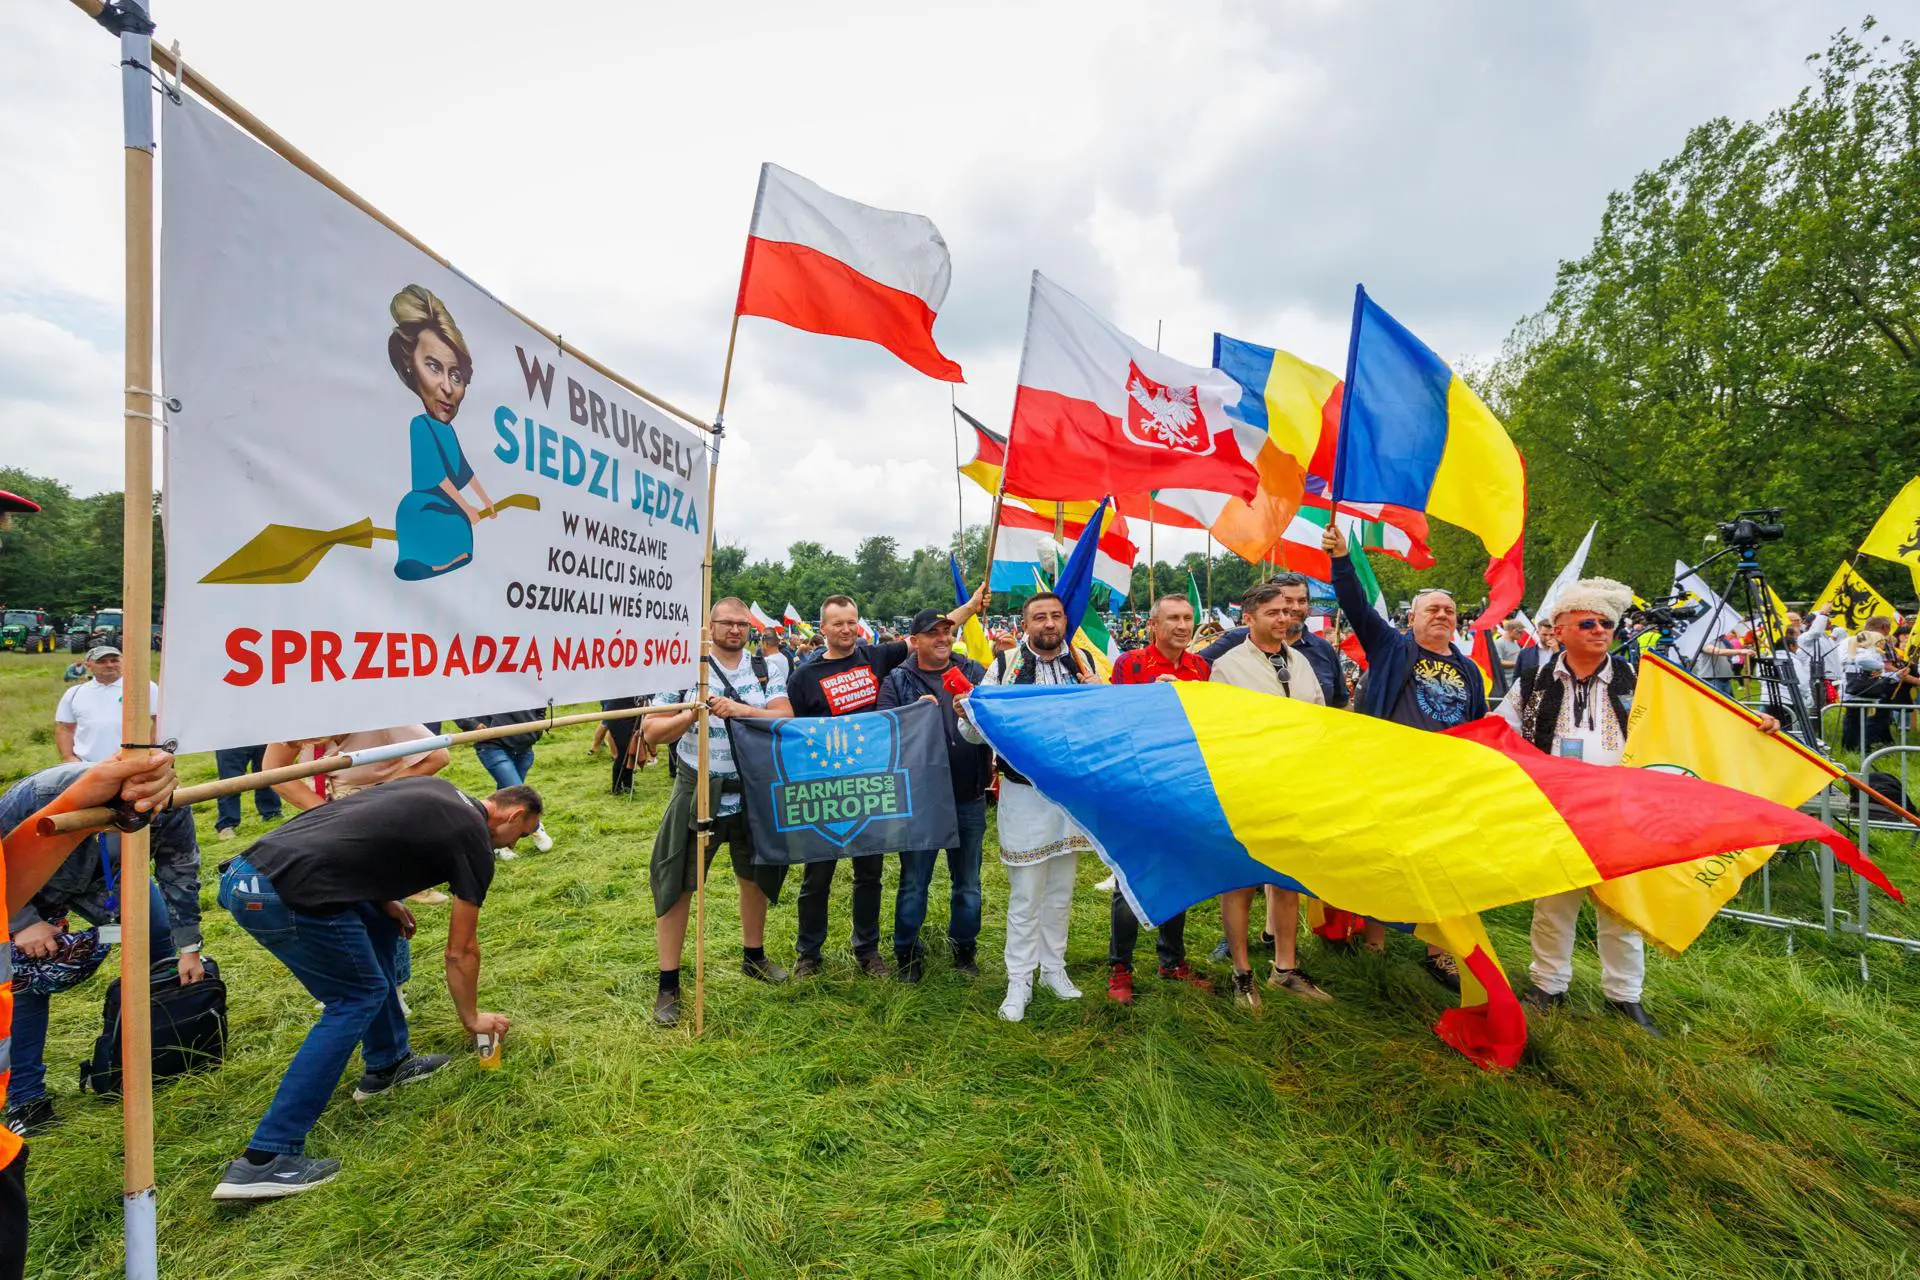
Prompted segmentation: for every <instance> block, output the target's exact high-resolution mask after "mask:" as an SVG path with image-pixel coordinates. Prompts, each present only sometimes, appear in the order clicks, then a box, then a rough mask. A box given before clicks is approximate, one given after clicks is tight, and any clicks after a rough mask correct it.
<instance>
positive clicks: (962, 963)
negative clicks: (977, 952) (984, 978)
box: [953, 943, 980, 978]
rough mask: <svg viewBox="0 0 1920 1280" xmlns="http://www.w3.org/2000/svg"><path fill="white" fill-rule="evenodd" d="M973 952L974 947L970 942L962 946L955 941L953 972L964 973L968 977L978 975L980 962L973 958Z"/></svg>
mask: <svg viewBox="0 0 1920 1280" xmlns="http://www.w3.org/2000/svg"><path fill="white" fill-rule="evenodd" d="M973 953H974V947H973V945H972V944H971V943H969V944H968V945H966V946H964V947H963V946H961V945H960V944H959V943H955V944H954V947H953V971H954V972H955V973H964V974H966V975H967V976H968V977H969V978H977V977H979V976H980V962H979V961H978V960H976V959H974V955H973Z"/></svg>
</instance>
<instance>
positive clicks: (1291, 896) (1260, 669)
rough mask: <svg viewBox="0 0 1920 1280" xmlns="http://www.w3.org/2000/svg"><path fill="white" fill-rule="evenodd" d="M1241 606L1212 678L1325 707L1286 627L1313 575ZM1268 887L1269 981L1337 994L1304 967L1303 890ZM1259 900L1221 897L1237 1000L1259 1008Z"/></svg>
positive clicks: (1302, 604) (1298, 612)
mask: <svg viewBox="0 0 1920 1280" xmlns="http://www.w3.org/2000/svg"><path fill="white" fill-rule="evenodd" d="M1240 607H1241V610H1242V615H1241V616H1242V618H1243V620H1244V621H1245V622H1246V624H1247V638H1246V639H1245V640H1243V641H1241V642H1240V643H1239V644H1238V645H1235V646H1234V647H1233V648H1231V649H1229V650H1227V652H1225V653H1223V654H1221V655H1220V657H1219V659H1218V660H1217V661H1216V662H1215V663H1214V664H1213V676H1212V679H1213V680H1214V681H1215V682H1216V683H1218V684H1230V685H1233V686H1234V687H1235V688H1239V689H1251V690H1253V691H1254V692H1256V693H1268V694H1274V695H1276V696H1278V697H1282V698H1295V699H1298V700H1299V701H1301V702H1311V703H1313V704H1314V705H1315V706H1325V705H1326V695H1325V694H1324V693H1322V692H1321V689H1320V677H1319V676H1317V675H1315V674H1314V670H1313V664H1312V663H1310V662H1308V661H1307V656H1306V655H1305V654H1304V653H1301V652H1300V651H1299V650H1298V649H1296V648H1294V647H1293V646H1291V645H1289V644H1288V643H1287V641H1286V636H1287V632H1288V631H1289V630H1290V629H1292V628H1293V627H1295V626H1298V625H1299V624H1301V623H1303V622H1304V621H1305V620H1306V616H1307V580H1306V579H1305V578H1302V577H1301V576H1300V575H1299V574H1297V573H1287V574H1281V575H1280V576H1279V577H1277V578H1274V579H1271V580H1270V581H1267V582H1263V583H1261V584H1260V585H1259V586H1256V587H1254V588H1253V589H1252V590H1250V591H1248V592H1247V594H1246V595H1245V597H1243V598H1242V600H1241V602H1240ZM1266 893H1267V928H1268V930H1269V931H1270V932H1271V933H1272V934H1273V969H1272V971H1271V972H1270V973H1269V974H1268V975H1267V985H1268V986H1270V987H1276V988H1279V989H1280V990H1283V991H1290V992H1292V993H1293V994H1294V995H1296V996H1299V997H1300V998H1301V999H1303V1000H1320V1001H1326V1000H1331V999H1333V997H1332V996H1330V995H1328V994H1327V993H1326V992H1324V991H1322V990H1321V989H1320V988H1319V987H1317V986H1315V985H1314V983H1313V980H1312V979H1311V978H1309V977H1307V975H1306V974H1305V973H1304V972H1302V971H1301V969H1300V960H1299V954H1298V950H1297V945H1298V944H1297V935H1298V934H1299V932H1300V895H1299V894H1298V893H1295V892H1294V891H1292V890H1290V889H1280V888H1275V887H1273V886H1268V887H1267V890H1266ZM1252 905H1253V889H1252V888H1251V887H1248V888H1245V889H1234V890H1232V891H1231V892H1228V893H1223V894H1221V895H1220V923H1221V925H1222V927H1223V928H1224V929H1225V930H1226V934H1227V951H1228V954H1229V955H1230V956H1231V957H1232V960H1233V998H1234V1003H1236V1004H1239V1005H1242V1006H1244V1007H1246V1008H1249V1009H1257V1008H1259V1007H1260V993H1259V992H1258V991H1257V990H1255V989H1254V985H1253V971H1252V969H1251V968H1250V967H1249V965H1248V962H1247V916H1248V915H1249V913H1250V910H1251V907H1252Z"/></svg>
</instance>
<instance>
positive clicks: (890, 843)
mask: <svg viewBox="0 0 1920 1280" xmlns="http://www.w3.org/2000/svg"><path fill="white" fill-rule="evenodd" d="M946 714H948V713H947V711H946V710H945V709H944V708H942V707H939V706H937V705H935V704H933V703H930V702H914V703H911V704H909V705H908V706H905V707H900V708H898V709H896V710H893V711H870V712H866V713H865V714H862V715H854V716H836V717H833V718H831V719H824V718H814V717H796V718H794V719H789V720H757V719H756V720H747V719H741V720H734V721H730V722H729V723H728V725H727V729H728V731H729V732H730V733H731V734H732V735H733V758H734V762H735V765H736V767H737V768H738V769H739V770H740V780H741V782H742V784H743V785H744V787H745V789H746V795H745V801H746V806H747V821H748V822H749V823H750V824H751V825H752V827H753V846H754V860H755V861H756V862H762V863H795V862H830V861H832V860H833V859H835V858H850V857H854V856H856V855H864V854H870V853H896V852H899V851H900V850H903V849H944V848H947V847H948V846H950V845H953V844H956V843H958V842H959V820H958V819H957V818H956V817H955V816H954V812H953V780H952V775H951V774H950V773H949V771H948V769H947V735H946V728H945V726H944V725H942V724H941V723H940V717H941V716H943V715H946Z"/></svg>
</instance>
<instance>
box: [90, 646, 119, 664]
mask: <svg viewBox="0 0 1920 1280" xmlns="http://www.w3.org/2000/svg"><path fill="white" fill-rule="evenodd" d="M119 656H120V651H119V650H118V649H116V648H114V647H113V646H112V645H110V644H97V645H95V646H93V648H91V649H89V650H87V661H88V662H98V661H100V659H102V658H117V657H119Z"/></svg>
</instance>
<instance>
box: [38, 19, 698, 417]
mask: <svg viewBox="0 0 1920 1280" xmlns="http://www.w3.org/2000/svg"><path fill="white" fill-rule="evenodd" d="M73 5H74V7H75V8H77V9H79V10H80V11H81V12H82V13H84V14H86V15H87V16H88V17H89V18H94V19H98V18H99V16H100V10H101V0H73ZM148 56H150V57H151V58H152V61H153V65H154V66H156V67H158V68H160V69H161V70H163V71H170V72H172V73H174V74H175V75H177V76H179V77H180V83H181V84H182V85H183V86H185V87H186V88H188V89H191V90H193V92H194V93H195V94H196V95H197V96H199V97H200V98H202V99H204V100H205V101H207V102H208V103H210V104H212V105H213V106H214V107H217V108H218V109H219V111H220V113H221V114H222V115H224V116H226V117H227V118H228V119H229V120H231V121H233V123H235V124H237V125H239V126H240V127H241V128H242V129H245V130H246V131H247V132H248V133H250V134H252V135H253V136H254V137H255V138H257V139H259V140H260V142H261V143H262V144H264V145H265V146H266V148H267V149H268V150H269V151H272V152H273V153H274V154H276V155H278V156H279V157H280V158H281V159H282V160H285V161H286V162H287V163H288V164H290V165H292V166H293V167H294V168H296V169H298V170H300V172H302V173H304V174H306V175H307V176H308V177H309V178H312V179H313V180H314V181H315V182H318V183H319V184H320V185H321V186H323V187H326V188H327V189H328V190H329V191H331V192H333V193H334V194H335V195H337V196H339V197H340V198H341V199H342V200H345V201H346V202H347V203H348V204H351V205H353V206H354V207H355V208H356V209H358V210H360V212H362V213H364V214H366V215H367V216H368V217H369V218H372V219H373V220H374V221H375V222H378V223H379V224H380V225H381V226H383V227H385V228H386V229H387V230H389V231H391V232H393V234H395V235H397V236H399V237H400V238H401V239H402V240H405V241H406V242H407V243H408V244H410V245H412V246H413V247H414V248H416V249H418V250H419V251H420V252H421V253H424V254H426V255H427V256H428V257H429V258H432V259H433V260H434V261H435V262H437V263H439V264H440V265H441V266H443V267H445V268H446V269H447V270H449V271H451V272H453V273H454V274H456V275H458V276H460V277H461V278H462V279H464V280H468V281H470V282H471V277H469V276H468V275H467V274H466V272H464V271H461V270H460V268H458V267H456V266H454V265H453V263H451V262H449V261H448V260H447V259H445V258H443V257H441V256H440V255H439V254H438V253H435V252H434V251H433V250H432V249H430V248H429V247H427V245H426V244H425V242H423V241H422V240H420V239H419V238H418V237H416V236H415V235H414V234H413V233H412V232H411V231H408V230H407V229H406V228H405V227H403V226H401V225H400V224H399V223H397V222H395V221H394V220H393V219H392V218H389V217H388V216H387V215H386V214H384V213H382V212H381V211H380V210H379V209H378V208H377V207H375V206H374V205H373V203H372V202H370V201H369V200H367V199H366V198H365V197H363V196H361V195H360V194H359V193H358V192H356V191H355V190H353V188H351V187H349V186H348V185H347V184H346V183H344V182H342V181H341V180H340V179H338V178H336V177H334V176H333V174H331V173H329V172H328V171H327V170H325V169H323V168H321V167H320V165H319V164H318V163H316V162H315V161H314V160H313V159H312V158H311V157H309V156H308V155H307V154H306V153H305V152H303V151H301V150H300V148H298V147H296V146H294V145H293V144H292V143H291V142H288V141H287V140H286V139H285V138H283V137H281V136H280V135H279V134H278V133H275V132H274V131H273V130H272V129H271V128H269V127H268V126H267V125H266V123H265V122H264V121H262V120H261V119H260V118H259V117H258V116H256V115H254V114H253V113H252V112H251V111H248V110H247V109H246V108H245V107H243V106H241V105H240V104H239V103H238V102H235V101H234V100H233V99H232V98H230V97H228V96H227V95H226V93H225V92H223V91H222V90H221V89H220V88H219V86H217V85H215V84H214V83H213V82H212V81H210V80H208V79H207V78H206V77H205V76H203V75H201V74H200V73H199V72H198V71H197V70H195V69H194V68H192V67H187V68H185V69H184V70H183V69H182V68H181V67H180V66H179V64H178V63H177V62H176V61H175V59H174V56H173V54H172V52H171V51H169V50H167V49H164V48H162V47H161V46H160V45H159V44H158V43H157V42H151V49H150V52H149V55H148ZM476 287H478V286H476ZM488 297H490V298H492V299H493V301H494V302H496V303H498V304H499V305H500V307H502V308H503V309H504V310H505V311H506V312H507V314H508V315H510V316H512V317H513V318H514V319H516V320H518V321H520V323H522V324H524V325H526V326H527V327H528V328H529V329H532V330H533V331H534V332H535V333H537V334H539V335H540V336H541V337H543V338H545V339H546V340H547V341H548V342H551V343H552V344H553V345H554V348H555V349H556V350H558V351H560V352H561V353H563V354H565V355H569V356H572V357H573V358H574V359H576V360H578V361H579V362H580V363H581V364H584V365H586V366H587V368H589V369H592V370H593V371H594V372H595V373H597V374H599V375H600V376H601V377H603V378H605V379H607V381H609V382H612V383H614V384H615V385H617V386H621V387H625V388H626V389H627V390H628V391H631V392H632V393H633V394H634V395H636V396H639V397H640V398H641V399H642V400H645V401H646V402H647V403H648V404H650V405H652V406H653V407H654V408H656V409H660V410H663V411H665V412H667V413H670V414H672V415H673V416H674V417H676V418H678V419H680V420H681V421H682V422H684V423H686V424H687V425H688V426H691V427H697V428H699V429H700V430H702V431H709V430H711V429H712V428H711V427H709V426H708V425H707V423H705V422H703V421H701V420H700V419H699V418H697V417H695V416H694V415H693V414H690V413H688V412H687V411H686V410H685V409H682V408H681V407H680V406H678V405H676V404H674V403H673V402H672V401H670V400H665V399H662V398H661V397H660V396H657V395H655V394H654V393H653V392H651V391H648V390H647V389H646V388H645V387H643V386H641V385H640V384H639V383H637V382H633V381H630V380H628V379H627V378H624V377H622V376H620V375H619V374H617V373H615V372H614V371H613V370H612V369H609V368H608V367H607V366H606V365H604V364H601V363H600V362H599V361H598V360H595V359H594V358H593V357H592V356H590V355H588V354H586V353H585V352H584V351H581V350H580V349H579V348H577V347H574V346H572V345H571V344H569V343H567V342H566V341H564V340H563V339H562V338H561V336H560V335H559V334H557V333H554V332H552V331H551V330H549V329H547V328H545V327H544V326H542V325H540V324H537V323H535V322H534V321H533V320H532V319H531V318H529V317H528V316H527V315H526V314H525V313H524V312H521V311H518V310H516V309H515V308H513V307H511V306H508V305H507V304H506V303H505V302H502V301H501V300H500V299H499V298H494V297H493V295H492V294H488Z"/></svg>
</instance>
